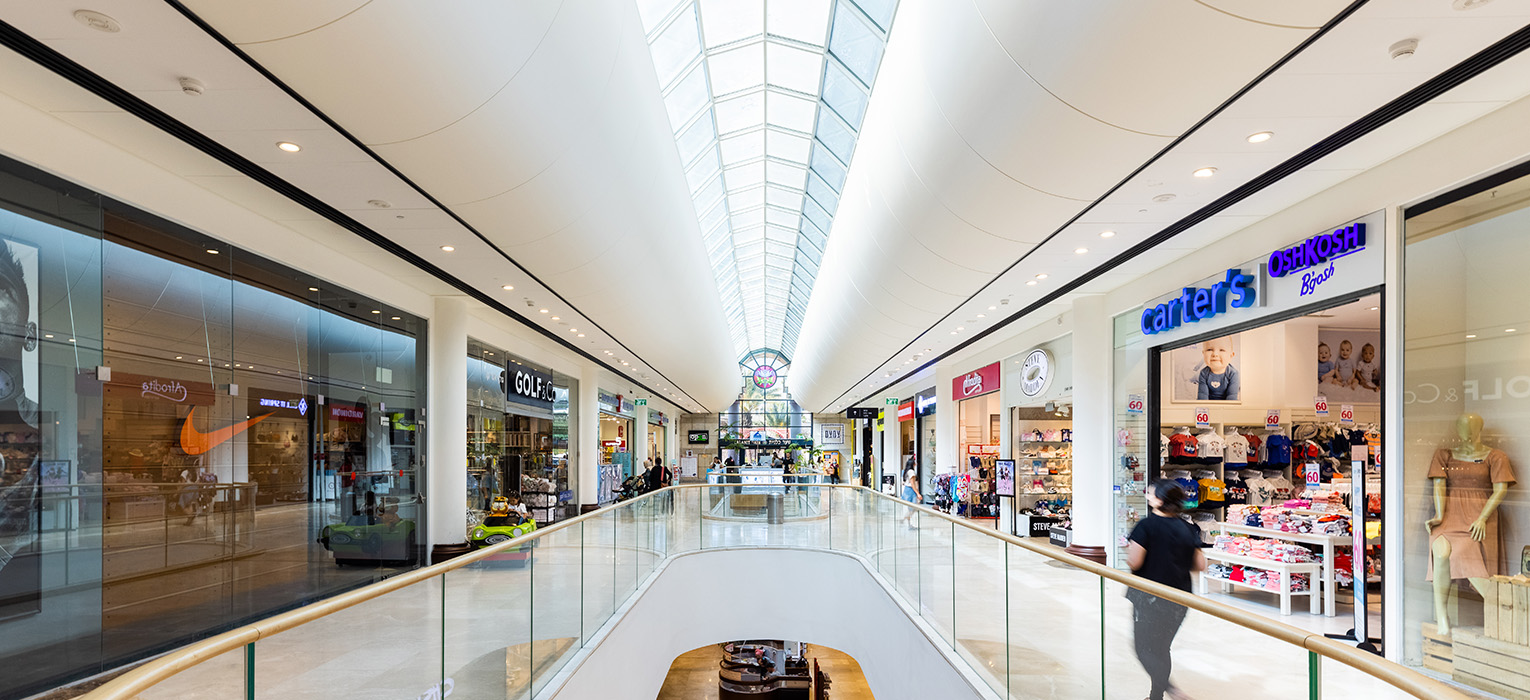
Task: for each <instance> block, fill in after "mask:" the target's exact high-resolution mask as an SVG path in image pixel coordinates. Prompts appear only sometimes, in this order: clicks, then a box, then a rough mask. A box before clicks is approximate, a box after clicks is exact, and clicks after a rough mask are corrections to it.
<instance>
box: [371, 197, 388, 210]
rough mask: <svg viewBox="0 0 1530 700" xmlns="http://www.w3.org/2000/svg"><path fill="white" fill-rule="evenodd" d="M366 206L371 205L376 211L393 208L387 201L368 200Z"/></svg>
mask: <svg viewBox="0 0 1530 700" xmlns="http://www.w3.org/2000/svg"><path fill="white" fill-rule="evenodd" d="M367 204H370V205H372V206H374V207H377V208H378V209H391V208H393V203H392V202H390V201H388V200H386V199H368V200H367Z"/></svg>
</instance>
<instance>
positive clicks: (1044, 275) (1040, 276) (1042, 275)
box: [1036, 272, 1047, 280]
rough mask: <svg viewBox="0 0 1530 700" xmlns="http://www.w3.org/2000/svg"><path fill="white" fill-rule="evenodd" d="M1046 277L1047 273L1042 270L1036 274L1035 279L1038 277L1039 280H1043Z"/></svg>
mask: <svg viewBox="0 0 1530 700" xmlns="http://www.w3.org/2000/svg"><path fill="white" fill-rule="evenodd" d="M1046 278H1047V273H1045V272H1043V273H1041V274H1039V275H1036V279H1039V280H1044V279H1046Z"/></svg>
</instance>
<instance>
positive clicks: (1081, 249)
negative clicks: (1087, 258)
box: [1073, 248, 1089, 255]
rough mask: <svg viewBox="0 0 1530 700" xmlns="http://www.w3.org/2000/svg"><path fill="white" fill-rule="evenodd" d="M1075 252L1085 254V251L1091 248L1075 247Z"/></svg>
mask: <svg viewBox="0 0 1530 700" xmlns="http://www.w3.org/2000/svg"><path fill="white" fill-rule="evenodd" d="M1073 252H1074V254H1076V255H1083V254H1084V253H1087V252H1089V249H1088V248H1074V249H1073Z"/></svg>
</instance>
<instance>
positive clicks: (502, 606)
mask: <svg viewBox="0 0 1530 700" xmlns="http://www.w3.org/2000/svg"><path fill="white" fill-rule="evenodd" d="M578 529H579V526H577V525H575V526H572V527H571V528H568V529H565V530H564V532H567V531H569V530H573V531H575V532H577V531H578ZM539 546H540V545H538V547H539ZM536 548H537V547H533V546H529V545H523V546H520V547H515V548H513V549H511V550H507V551H505V552H501V553H499V554H495V555H493V557H492V558H490V559H487V560H484V561H478V562H474V563H472V564H469V565H467V566H464V567H461V568H458V569H453V570H451V571H448V572H446V574H444V575H443V576H442V580H443V581H444V585H443V589H444V591H445V595H446V600H445V601H444V605H443V606H442V610H443V612H444V614H445V615H446V622H445V625H444V626H443V630H442V639H443V657H444V658H443V663H442V669H443V673H444V675H445V678H443V679H442V681H441V683H442V691H443V693H444V692H447V691H449V692H450V693H451V697H452V698H464V699H466V700H488V699H490V698H493V699H494V700H499V698H509V699H511V700H521V699H525V698H530V697H531V670H532V665H531V658H532V647H533V644H532V629H531V601H532V583H531V577H532V569H531V556H532V551H533V550H535V549H536ZM406 590H407V589H406ZM366 605H369V604H368V603H363V604H362V606H363V607H365V606H366ZM412 643H413V642H412V640H410V639H407V638H395V639H394V641H393V644H394V645H397V646H407V645H409V644H412ZM422 693H423V691H422ZM424 697H429V696H424Z"/></svg>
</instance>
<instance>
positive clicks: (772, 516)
mask: <svg viewBox="0 0 1530 700" xmlns="http://www.w3.org/2000/svg"><path fill="white" fill-rule="evenodd" d="M765 522H767V523H770V524H771V525H780V524H782V523H784V522H786V518H784V517H782V516H781V494H779V493H770V494H766V495H765Z"/></svg>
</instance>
